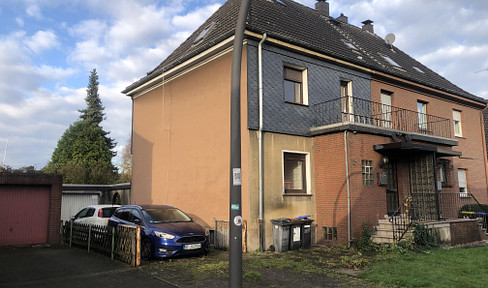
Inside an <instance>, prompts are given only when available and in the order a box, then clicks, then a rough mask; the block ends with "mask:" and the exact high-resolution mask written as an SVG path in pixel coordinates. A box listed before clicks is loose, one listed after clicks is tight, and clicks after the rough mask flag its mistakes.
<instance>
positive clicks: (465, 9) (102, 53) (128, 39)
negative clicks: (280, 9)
mask: <svg viewBox="0 0 488 288" xmlns="http://www.w3.org/2000/svg"><path fill="white" fill-rule="evenodd" d="M297 2H300V3H302V4H304V5H306V6H309V7H314V5H315V2H316V1H314V0H300V1H297ZM328 2H329V3H330V14H331V16H333V17H337V16H339V15H340V13H344V14H345V15H346V16H348V17H349V23H350V24H353V25H356V26H361V22H362V21H364V20H366V19H371V20H373V21H374V23H373V25H374V28H375V32H376V34H378V35H379V36H381V37H384V36H385V35H387V34H388V33H394V34H395V35H396V41H395V43H394V45H395V46H397V47H398V48H400V49H401V50H403V51H404V52H406V53H408V54H409V55H411V56H412V57H414V58H416V59H417V60H419V61H420V62H422V63H423V64H425V65H427V66H428V67H430V68H431V69H433V70H434V71H436V72H438V73H439V74H441V75H442V76H444V77H445V78H447V79H448V80H450V81H451V82H453V83H454V84H456V85H458V86H459V87H461V88H463V89H464V90H466V91H468V92H470V93H473V94H475V95H477V96H480V97H484V98H488V84H486V83H487V82H488V28H487V27H488V17H487V16H486V15H488V13H487V12H488V1H485V0H476V1H470V0H465V1H459V0H431V1H423V0H394V1H393V0H392V1H386V0H368V1H354V0H340V1H339V0H329V1H328ZM222 3H224V1H223V0H202V1H196V0H159V1H158V0H104V1H99V0H84V1H81V0H71V1H66V0H0V162H1V161H2V160H3V156H4V151H5V146H6V143H7V139H8V150H7V154H6V158H5V164H6V165H8V166H11V167H14V168H19V167H24V166H30V165H33V166H35V167H36V168H37V169H40V168H42V167H44V166H45V165H46V164H47V162H48V161H49V160H50V157H51V154H52V152H53V151H54V148H55V147H56V144H57V141H58V140H59V138H60V137H61V135H62V133H63V132H64V131H65V130H66V129H67V128H68V127H69V125H70V124H72V123H73V122H74V121H76V120H77V119H78V116H79V113H78V109H83V108H84V107H85V101H84V97H85V95H86V86H87V84H88V76H89V74H90V71H91V70H92V69H94V68H96V69H97V72H98V75H99V77H100V79H99V81H100V91H99V92H100V97H101V99H102V102H103V105H104V106H105V107H106V109H105V112H106V120H105V121H104V122H103V123H102V125H103V126H104V128H105V130H107V131H109V132H110V136H111V137H112V138H115V140H116V141H117V142H118V146H117V148H116V149H117V150H118V151H120V150H121V147H122V146H123V145H125V144H126V143H127V141H128V140H129V137H130V121H131V101H130V99H129V98H128V97H126V96H125V95H123V94H121V93H120V91H122V90H123V89H124V88H125V87H127V86H128V85H130V84H131V83H132V82H134V81H136V80H138V79H139V78H141V77H143V76H144V75H145V74H146V72H148V71H150V70H152V69H153V68H154V67H156V66H157V65H158V64H159V63H160V62H161V61H162V60H163V59H164V58H165V57H166V56H168V55H169V53H171V51H173V50H174V49H175V48H176V47H177V46H178V45H179V44H180V43H181V42H183V41H184V40H185V39H186V38H187V37H188V36H189V35H190V34H191V33H192V32H193V31H194V30H195V29H196V28H197V27H198V26H199V25H201V24H202V23H203V21H204V20H205V19H206V18H208V17H209V16H210V15H211V14H212V13H213V12H214V11H216V10H217V9H218V7H220V5H221V4H222ZM115 162H118V159H115Z"/></svg>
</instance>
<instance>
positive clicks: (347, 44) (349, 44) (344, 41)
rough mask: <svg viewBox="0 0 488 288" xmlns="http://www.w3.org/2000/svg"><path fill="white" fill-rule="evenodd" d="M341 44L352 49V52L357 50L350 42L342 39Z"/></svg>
mask: <svg viewBox="0 0 488 288" xmlns="http://www.w3.org/2000/svg"><path fill="white" fill-rule="evenodd" d="M341 41H342V43H344V44H346V46H347V47H349V48H351V49H353V50H358V48H357V47H356V46H354V44H352V43H351V42H349V41H347V40H346V39H342V40H341Z"/></svg>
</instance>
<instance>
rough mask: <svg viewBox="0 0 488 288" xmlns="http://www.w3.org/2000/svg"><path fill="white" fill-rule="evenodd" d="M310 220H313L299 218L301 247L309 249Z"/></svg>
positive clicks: (310, 242) (310, 241)
mask: <svg viewBox="0 0 488 288" xmlns="http://www.w3.org/2000/svg"><path fill="white" fill-rule="evenodd" d="M312 222H313V220H310V219H304V220H301V226H300V227H301V244H302V245H301V248H302V249H310V247H312Z"/></svg>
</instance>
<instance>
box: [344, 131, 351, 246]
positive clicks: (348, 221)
mask: <svg viewBox="0 0 488 288" xmlns="http://www.w3.org/2000/svg"><path fill="white" fill-rule="evenodd" d="M344 158H345V161H346V187H347V248H350V247H351V191H350V188H349V155H348V152H347V130H344Z"/></svg>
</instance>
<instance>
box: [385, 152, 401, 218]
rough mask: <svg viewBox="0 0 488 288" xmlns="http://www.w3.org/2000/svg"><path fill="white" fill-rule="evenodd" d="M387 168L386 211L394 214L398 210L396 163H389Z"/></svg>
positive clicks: (390, 214) (389, 214)
mask: <svg viewBox="0 0 488 288" xmlns="http://www.w3.org/2000/svg"><path fill="white" fill-rule="evenodd" d="M385 170H386V177H387V181H386V211H387V213H388V216H392V215H393V214H395V213H396V212H397V211H398V205H399V203H398V201H399V199H398V185H397V173H396V164H395V163H394V162H393V163H388V164H387V165H386V167H385Z"/></svg>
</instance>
